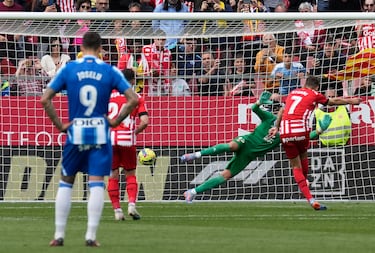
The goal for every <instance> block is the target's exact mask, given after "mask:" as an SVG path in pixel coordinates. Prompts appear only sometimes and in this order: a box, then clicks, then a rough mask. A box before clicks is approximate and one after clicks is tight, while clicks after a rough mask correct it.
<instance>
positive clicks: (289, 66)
mask: <svg viewBox="0 0 375 253" xmlns="http://www.w3.org/2000/svg"><path fill="white" fill-rule="evenodd" d="M305 74H306V69H305V67H304V66H303V65H302V64H301V63H300V62H293V54H292V50H291V48H287V49H286V50H285V51H284V57H283V62H281V63H278V64H276V65H275V67H274V69H273V70H272V73H271V77H272V78H274V79H276V80H278V81H279V82H280V87H279V92H278V93H279V94H280V95H281V96H286V95H288V94H289V93H290V92H291V91H292V90H295V89H297V88H301V78H303V77H304V76H305Z"/></svg>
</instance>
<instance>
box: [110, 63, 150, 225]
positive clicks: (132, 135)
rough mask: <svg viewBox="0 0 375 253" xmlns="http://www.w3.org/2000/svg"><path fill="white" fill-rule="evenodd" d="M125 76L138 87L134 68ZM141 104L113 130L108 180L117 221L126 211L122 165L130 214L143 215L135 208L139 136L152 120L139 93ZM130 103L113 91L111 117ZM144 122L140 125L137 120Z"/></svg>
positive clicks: (136, 217)
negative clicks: (121, 193)
mask: <svg viewBox="0 0 375 253" xmlns="http://www.w3.org/2000/svg"><path fill="white" fill-rule="evenodd" d="M123 74H124V76H125V78H126V79H127V80H128V81H129V82H130V83H131V84H132V85H133V86H134V84H135V74H134V71H133V70H132V69H124V70H123ZM138 99H139V103H138V106H137V107H136V108H135V109H134V110H133V111H132V112H131V114H130V115H129V116H128V117H127V118H126V119H124V121H122V123H121V124H120V125H119V126H118V127H116V128H112V130H111V141H112V146H113V162H112V173H111V176H110V177H109V179H108V195H109V198H110V199H111V202H112V207H113V209H114V212H115V219H116V220H124V219H125V217H124V214H123V211H122V209H121V205H120V189H119V173H120V167H122V168H123V169H124V171H125V180H126V192H127V194H128V215H130V216H132V217H133V220H139V219H140V218H141V216H140V215H139V213H138V212H137V210H136V208H135V203H136V200H137V194H138V183H137V178H136V174H135V170H136V167H137V148H136V135H137V134H139V133H141V132H142V131H143V130H144V129H145V128H146V127H147V126H148V123H149V118H148V112H147V109H146V105H145V101H144V98H143V97H141V96H140V95H139V94H138ZM125 103H126V98H125V97H124V96H123V95H121V94H120V93H119V92H118V91H113V92H112V94H111V99H110V102H109V114H108V117H109V118H116V115H117V114H118V113H119V112H120V109H121V108H122V106H123V105H125ZM137 117H139V119H140V123H139V125H138V127H136V119H137Z"/></svg>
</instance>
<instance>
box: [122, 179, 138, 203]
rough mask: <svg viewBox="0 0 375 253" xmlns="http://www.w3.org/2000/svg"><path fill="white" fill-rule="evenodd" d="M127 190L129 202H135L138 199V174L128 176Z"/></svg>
mask: <svg viewBox="0 0 375 253" xmlns="http://www.w3.org/2000/svg"><path fill="white" fill-rule="evenodd" d="M125 180H126V192H127V193H128V202H129V203H135V202H136V201H137V194H138V183H137V178H136V176H127V177H126V179H125Z"/></svg>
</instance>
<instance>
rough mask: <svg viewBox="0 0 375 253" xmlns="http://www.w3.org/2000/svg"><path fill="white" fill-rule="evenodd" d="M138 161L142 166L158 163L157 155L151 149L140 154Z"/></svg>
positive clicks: (143, 150) (146, 149)
mask: <svg viewBox="0 0 375 253" xmlns="http://www.w3.org/2000/svg"><path fill="white" fill-rule="evenodd" d="M138 161H139V163H140V164H142V165H150V166H151V165H154V164H155V161H156V154H155V152H154V151H153V150H152V149H150V148H144V149H142V150H141V151H139V153H138Z"/></svg>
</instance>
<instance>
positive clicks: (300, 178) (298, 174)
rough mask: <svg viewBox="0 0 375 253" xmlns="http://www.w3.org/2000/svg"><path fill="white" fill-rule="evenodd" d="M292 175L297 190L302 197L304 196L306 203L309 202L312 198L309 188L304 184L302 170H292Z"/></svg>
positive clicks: (304, 179)
mask: <svg viewBox="0 0 375 253" xmlns="http://www.w3.org/2000/svg"><path fill="white" fill-rule="evenodd" d="M293 175H294V179H295V180H296V183H297V184H298V188H299V189H300V191H301V192H302V194H303V196H305V198H306V199H307V201H310V199H311V198H312V196H311V193H310V190H309V187H308V186H307V184H306V178H305V176H304V175H303V172H302V169H300V168H293Z"/></svg>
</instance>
